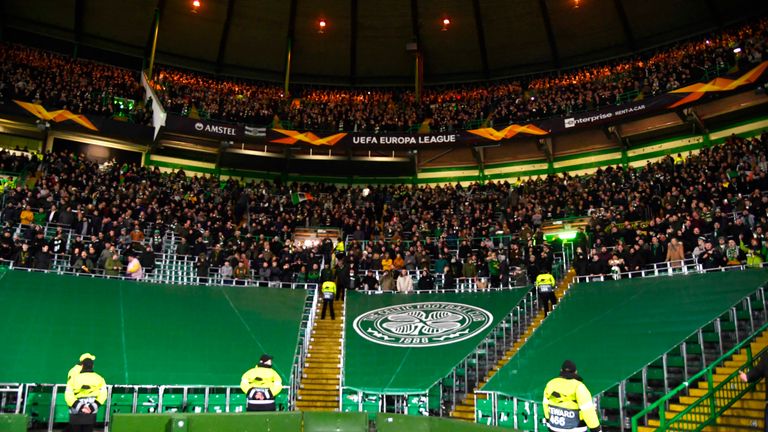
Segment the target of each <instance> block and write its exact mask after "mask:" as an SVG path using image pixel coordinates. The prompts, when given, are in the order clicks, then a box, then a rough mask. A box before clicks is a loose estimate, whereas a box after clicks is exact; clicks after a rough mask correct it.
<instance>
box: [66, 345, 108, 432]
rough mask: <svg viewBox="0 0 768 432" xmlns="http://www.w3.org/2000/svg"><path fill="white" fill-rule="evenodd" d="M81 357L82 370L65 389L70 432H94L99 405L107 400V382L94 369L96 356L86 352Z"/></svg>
mask: <svg viewBox="0 0 768 432" xmlns="http://www.w3.org/2000/svg"><path fill="white" fill-rule="evenodd" d="M86 355H87V357H86ZM81 358H82V361H81V362H80V371H79V372H78V373H77V374H75V375H73V376H72V377H71V379H69V380H68V381H67V388H66V390H65V391H64V400H65V401H66V402H67V406H69V431H70V432H92V431H93V426H94V425H95V424H96V414H97V413H98V411H99V407H101V406H102V405H103V404H104V402H106V401H107V384H106V383H105V382H104V378H102V377H101V375H99V374H97V373H96V372H94V371H93V359H94V358H95V357H94V356H92V355H90V354H88V353H86V354H83V356H81ZM73 369H74V368H73Z"/></svg>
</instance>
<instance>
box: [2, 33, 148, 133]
mask: <svg viewBox="0 0 768 432" xmlns="http://www.w3.org/2000/svg"><path fill="white" fill-rule="evenodd" d="M144 94H145V93H144V88H143V87H142V86H141V83H140V82H139V73H138V72H134V71H129V70H127V69H122V68H119V67H115V66H110V65H105V64H101V63H96V62H93V61H88V60H81V59H74V58H72V57H70V56H65V55H62V54H57V53H53V52H49V51H43V50H39V49H34V48H28V47H22V46H18V45H9V44H0V103H10V101H11V100H14V99H16V100H21V101H23V102H33V103H39V104H41V105H43V106H44V107H45V108H46V109H47V110H49V111H53V110H54V109H65V110H69V111H71V112H73V113H75V114H86V115H88V114H95V115H99V116H105V117H111V118H118V119H121V120H130V121H133V122H135V123H140V124H150V123H151V122H152V107H151V104H147V106H146V108H145V105H144ZM131 101H132V102H133V103H131ZM131 105H132V108H131Z"/></svg>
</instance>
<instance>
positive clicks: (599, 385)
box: [483, 270, 768, 401]
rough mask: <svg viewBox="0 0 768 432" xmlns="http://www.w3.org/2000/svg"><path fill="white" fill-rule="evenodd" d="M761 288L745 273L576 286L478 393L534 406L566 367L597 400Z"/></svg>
mask: <svg viewBox="0 0 768 432" xmlns="http://www.w3.org/2000/svg"><path fill="white" fill-rule="evenodd" d="M766 282H768V271H766V270H749V271H730V272H717V273H709V274H696V275H686V276H674V277H657V278H645V279H630V280H620V281H611V282H603V283H588V284H577V285H574V286H573V287H572V288H571V290H570V291H569V293H568V294H567V295H566V297H565V299H564V301H563V302H562V303H561V304H560V305H559V306H558V307H557V309H556V310H555V312H554V313H553V314H551V315H550V316H549V318H547V319H546V320H545V321H544V323H543V324H542V325H541V327H539V329H538V330H536V332H535V333H534V334H533V336H532V337H531V338H530V339H529V340H528V342H526V343H525V345H523V347H522V348H521V349H520V351H518V353H517V354H516V355H515V356H514V357H512V359H511V360H510V361H509V363H507V364H506V365H505V366H504V367H503V368H502V369H501V370H500V371H499V372H498V373H497V374H496V375H494V376H493V378H491V380H490V381H489V382H488V384H487V385H486V386H485V387H483V390H485V391H494V392H500V393H503V394H506V395H509V396H516V397H518V398H521V399H526V400H532V401H539V400H541V397H542V394H543V391H544V386H545V385H546V383H547V381H549V380H550V379H552V378H554V377H555V376H557V375H558V373H559V371H560V366H561V365H562V363H563V361H564V360H566V359H569V360H572V361H574V362H575V363H576V366H577V367H578V369H579V374H580V375H581V376H582V378H584V383H585V384H587V387H588V388H589V389H590V391H591V392H592V393H593V394H597V393H600V392H603V391H605V390H607V389H609V388H611V387H613V386H614V385H616V383H618V382H620V381H622V380H624V379H626V378H628V377H629V376H631V375H632V374H634V373H635V372H637V371H639V370H641V369H642V368H643V367H645V365H647V364H648V363H650V362H652V361H654V360H656V359H657V358H658V357H659V356H661V355H662V354H664V353H665V352H667V351H669V350H670V349H672V348H674V347H675V346H677V345H678V344H680V343H681V342H682V341H683V340H685V339H686V338H687V337H688V336H690V335H691V334H692V333H694V332H695V331H697V330H698V329H699V328H701V327H702V326H704V325H706V324H708V323H709V322H711V321H712V320H714V319H715V318H717V317H718V316H720V315H721V314H723V313H724V312H726V311H727V310H728V309H729V308H730V307H731V306H733V305H734V304H735V303H736V302H738V301H739V300H741V299H742V298H744V297H746V296H748V295H749V294H751V293H753V292H755V291H756V290H757V289H758V288H759V287H760V286H762V285H764V284H765V283H766Z"/></svg>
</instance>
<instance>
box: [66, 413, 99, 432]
mask: <svg viewBox="0 0 768 432" xmlns="http://www.w3.org/2000/svg"><path fill="white" fill-rule="evenodd" d="M95 424H96V414H70V415H69V429H68V431H69V432H93V427H94V425H95Z"/></svg>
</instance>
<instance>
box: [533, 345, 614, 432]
mask: <svg viewBox="0 0 768 432" xmlns="http://www.w3.org/2000/svg"><path fill="white" fill-rule="evenodd" d="M543 402H544V418H545V419H546V425H547V427H548V428H549V430H550V431H552V432H586V431H587V429H589V430H590V431H591V432H598V431H602V428H601V427H600V420H599V419H598V417H597V409H596V408H595V404H594V402H593V401H592V395H591V394H590V393H589V390H588V389H587V386H586V385H584V383H583V382H582V379H581V377H580V376H579V374H578V372H577V370H576V364H575V363H574V362H572V361H570V360H566V361H565V362H563V366H562V367H561V368H560V375H559V376H557V377H556V378H553V379H552V380H550V381H549V382H548V383H547V386H546V387H545V388H544V401H543Z"/></svg>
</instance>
